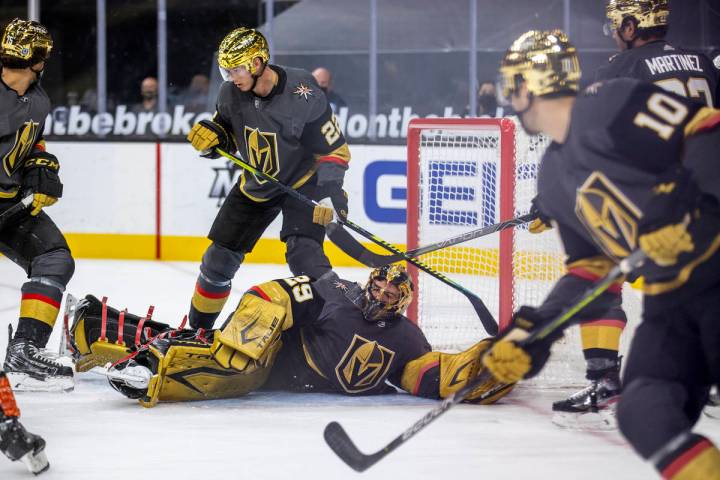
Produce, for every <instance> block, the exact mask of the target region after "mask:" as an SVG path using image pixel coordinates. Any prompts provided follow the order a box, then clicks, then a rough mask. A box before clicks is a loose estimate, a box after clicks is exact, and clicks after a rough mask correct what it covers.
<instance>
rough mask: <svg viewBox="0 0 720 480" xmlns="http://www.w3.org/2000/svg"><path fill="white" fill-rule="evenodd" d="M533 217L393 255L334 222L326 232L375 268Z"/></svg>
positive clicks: (492, 226) (359, 259)
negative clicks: (367, 244)
mask: <svg viewBox="0 0 720 480" xmlns="http://www.w3.org/2000/svg"><path fill="white" fill-rule="evenodd" d="M535 218H536V215H534V214H532V213H527V214H525V215H520V216H519V217H515V218H511V219H510V220H506V221H504V222H499V223H495V224H493V225H488V226H486V227H483V228H478V229H476V230H471V231H469V232H465V233H463V234H461V235H458V236H456V237H452V238H448V239H447V240H443V241H440V242H437V243H432V244H430V245H425V246H424V247H419V248H416V249H414V250H408V251H407V252H405V253H404V254H403V253H395V254H393V255H381V254H379V253H375V252H371V251H370V250H368V249H367V248H365V247H364V246H363V245H362V244H361V243H360V242H358V241H357V240H355V238H354V237H353V236H352V235H350V234H349V233H348V232H347V231H345V230H344V229H343V228H342V227H341V226H340V225H339V224H337V223H335V222H332V223H331V224H330V225H328V226H327V234H328V238H330V240H332V242H333V243H334V244H335V245H337V246H338V247H340V248H341V249H342V250H343V251H344V252H345V253H347V254H348V255H350V256H351V257H352V258H354V259H355V260H357V261H358V262H360V263H362V264H363V265H366V266H368V267H373V268H377V267H382V266H383V265H389V264H391V263H395V262H399V261H400V260H403V259H404V258H405V256H407V257H411V258H416V257H419V256H420V255H425V254H426V253H430V252H434V251H436V250H441V249H443V248H447V247H452V246H453V245H457V244H459V243H463V242H467V241H470V240H473V239H475V238H478V237H484V236H485V235H490V234H491V233H495V232H499V231H501V230H505V229H506V228H510V227H515V226H517V225H522V224H524V223H528V222H531V221H533V220H534V219H535Z"/></svg>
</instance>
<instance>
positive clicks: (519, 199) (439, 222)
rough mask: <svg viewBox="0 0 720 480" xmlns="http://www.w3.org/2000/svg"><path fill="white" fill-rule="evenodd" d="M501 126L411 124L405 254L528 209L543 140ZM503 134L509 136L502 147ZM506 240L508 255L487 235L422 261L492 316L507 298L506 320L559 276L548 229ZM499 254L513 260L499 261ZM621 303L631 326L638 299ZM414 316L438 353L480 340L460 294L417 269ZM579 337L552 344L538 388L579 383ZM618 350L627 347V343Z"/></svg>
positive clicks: (571, 334)
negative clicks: (505, 152) (411, 212)
mask: <svg viewBox="0 0 720 480" xmlns="http://www.w3.org/2000/svg"><path fill="white" fill-rule="evenodd" d="M505 122H506V123H505V124H503V123H502V121H501V120H500V119H498V120H488V119H482V120H467V123H466V124H464V125H463V124H457V121H455V123H454V124H451V125H443V124H442V120H440V121H438V122H437V123H435V122H433V123H435V124H428V125H427V126H425V127H416V130H417V131H415V132H413V131H412V130H413V129H412V128H411V135H419V136H418V137H417V142H413V141H410V142H409V145H410V148H409V151H408V162H411V164H410V165H409V169H410V172H411V173H410V175H409V176H408V179H409V184H408V189H416V193H417V201H416V202H415V204H413V202H412V201H411V202H409V205H408V209H409V210H411V209H416V212H417V217H414V216H413V215H409V217H408V218H409V219H412V218H417V221H415V222H413V221H412V220H410V221H409V223H408V229H409V237H412V235H413V234H416V238H415V239H414V240H413V239H412V238H411V239H410V240H409V245H408V247H409V248H413V247H416V246H418V245H419V246H422V245H427V244H430V243H434V242H438V241H441V240H445V239H447V238H449V237H453V236H455V235H459V234H461V233H464V232H467V231H470V230H475V229H478V228H481V227H483V226H486V225H491V224H494V223H497V222H499V221H500V220H507V219H508V218H509V216H510V215H512V216H518V215H521V214H525V213H528V212H529V211H530V202H531V200H532V199H533V197H534V196H535V192H536V179H537V168H538V164H539V161H540V159H541V157H542V153H543V151H544V150H545V148H546V147H547V145H548V143H549V142H548V140H547V139H546V138H542V137H528V136H527V135H525V134H524V132H523V130H522V128H521V127H520V126H519V125H517V126H516V128H514V129H513V128H512V125H510V127H511V128H508V123H507V122H508V120H507V119H506V120H505ZM513 130H514V132H513ZM503 135H506V136H508V135H509V136H510V137H505V141H503V140H502V136H503ZM409 138H410V137H409ZM513 145H514V147H513ZM503 148H505V149H507V148H510V149H511V150H512V149H514V155H512V154H510V155H503V154H502V153H503V152H502V150H503ZM511 153H512V152H511ZM503 158H504V160H503ZM503 162H506V163H505V166H504V167H503V165H502V163H503ZM507 162H510V163H509V164H508V163H507ZM513 163H514V167H513ZM508 167H509V168H508ZM413 169H416V170H415V173H414V174H413V173H412V170H413ZM503 174H505V175H512V176H513V179H511V180H514V181H510V182H508V181H507V180H508V179H503V178H502V175H503ZM501 185H502V188H506V189H507V188H509V189H511V192H510V193H511V195H507V196H504V195H506V194H507V192H506V193H501V190H502V189H501ZM410 198H413V197H412V195H411V197H410ZM510 199H513V200H510ZM508 201H511V202H513V203H514V209H511V208H509V207H512V205H510V206H508V205H504V207H503V210H504V212H505V215H506V216H505V217H501V204H502V203H507V202H508ZM510 212H512V213H510ZM506 235H509V234H506ZM509 240H510V241H511V243H507V244H506V245H508V246H509V245H512V247H511V249H510V248H505V249H501V246H500V245H501V242H500V235H499V234H497V233H495V234H491V235H488V236H485V237H481V238H478V239H475V240H472V241H470V242H466V243H463V244H461V245H457V246H455V247H450V248H446V249H442V250H438V251H436V252H433V253H431V254H428V255H425V256H423V257H421V260H422V261H424V262H425V263H427V264H429V265H430V266H431V267H433V268H434V269H436V270H438V271H440V272H442V273H444V274H446V275H448V276H449V277H451V278H452V279H453V280H455V281H457V282H458V283H460V284H461V285H463V286H464V287H465V288H467V289H468V290H471V291H472V292H474V293H476V294H478V295H479V296H480V297H481V298H482V299H483V301H484V302H485V304H486V305H487V307H488V309H489V310H490V312H492V313H493V315H494V316H495V318H499V317H500V314H501V312H500V311H501V306H500V305H501V303H503V302H502V301H501V299H502V298H503V297H504V298H505V299H509V298H510V297H512V302H511V303H510V302H507V301H506V302H504V303H505V305H504V306H503V307H502V310H503V313H502V316H503V317H506V318H508V317H509V315H510V314H511V313H512V311H514V310H516V309H517V308H518V307H519V306H520V305H538V304H540V303H541V302H542V300H543V298H544V297H545V295H546V294H547V292H548V291H549V289H550V288H551V286H552V285H553V283H554V282H555V281H556V280H557V279H558V278H559V277H560V276H561V275H562V274H563V272H564V263H563V260H564V256H563V254H562V249H561V247H560V243H559V240H558V237H557V234H556V233H555V232H554V231H552V230H551V231H547V232H544V233H541V234H531V233H529V232H528V231H527V227H526V226H524V227H518V228H515V229H514V232H513V234H511V235H510V238H509ZM413 242H415V243H416V244H417V245H413ZM506 253H507V255H509V256H510V257H509V258H511V261H510V260H509V259H507V257H504V256H505V255H506ZM503 258H506V259H507V261H503ZM501 278H504V279H508V278H509V279H510V280H511V281H510V282H508V283H506V285H511V290H510V291H508V290H505V289H503V290H502V293H501V287H500V284H501V280H500V279H501ZM625 297H626V298H625V305H626V310H629V311H628V316H631V317H633V320H632V321H631V323H633V324H634V323H636V322H635V317H637V315H638V312H639V306H638V305H639V301H638V299H637V297H636V296H635V295H634V292H630V293H629V294H627V295H625ZM413 313H414V314H415V315H417V318H418V323H419V325H420V327H421V328H422V330H423V332H424V333H425V335H426V336H427V337H428V340H429V341H430V343H431V344H432V345H433V348H436V349H440V350H445V351H454V350H461V349H464V348H467V347H469V346H470V345H472V344H473V343H475V342H476V341H478V340H479V339H481V338H483V337H485V336H487V334H486V333H485V331H484V329H483V328H482V326H481V325H480V322H479V320H478V318H477V316H476V314H475V313H474V311H473V309H472V307H471V305H470V304H469V302H468V301H467V299H466V298H465V297H464V296H463V295H462V294H461V293H459V292H457V291H456V290H454V289H452V288H450V287H449V286H447V285H445V284H443V283H441V282H439V281H438V280H437V279H435V278H432V277H430V276H428V275H426V274H424V273H422V272H420V273H419V276H418V277H417V311H416V312H413ZM633 327H634V325H633ZM578 330H579V329H577V328H572V329H570V330H569V331H568V332H567V334H566V339H565V340H562V341H560V342H558V344H557V345H556V346H555V347H554V350H553V352H554V353H553V357H552V361H551V362H549V364H548V366H547V367H546V368H545V370H544V372H543V374H542V376H541V377H540V378H539V379H538V380H537V381H536V383H538V384H541V385H547V386H558V385H579V384H582V383H584V382H585V380H584V371H585V365H584V361H583V358H582V351H581V348H580V339H579V332H578ZM628 330H632V328H629V329H628ZM623 343H624V344H625V347H626V346H627V344H628V343H629V342H628V341H624V342H623Z"/></svg>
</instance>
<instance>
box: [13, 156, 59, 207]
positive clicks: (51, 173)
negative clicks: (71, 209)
mask: <svg viewBox="0 0 720 480" xmlns="http://www.w3.org/2000/svg"><path fill="white" fill-rule="evenodd" d="M59 171H60V162H58V159H57V158H56V157H55V155H53V154H51V153H47V152H42V151H38V152H33V153H31V154H30V156H28V158H26V159H25V164H24V165H23V177H22V186H23V188H24V189H25V190H26V191H30V192H33V193H34V196H33V203H32V210H31V211H30V215H32V216H35V215H37V214H39V213H40V211H41V210H42V209H43V208H45V207H49V206H50V205H53V204H54V203H56V202H57V201H58V198H60V197H62V192H63V185H62V182H60V177H59V176H58V172H59Z"/></svg>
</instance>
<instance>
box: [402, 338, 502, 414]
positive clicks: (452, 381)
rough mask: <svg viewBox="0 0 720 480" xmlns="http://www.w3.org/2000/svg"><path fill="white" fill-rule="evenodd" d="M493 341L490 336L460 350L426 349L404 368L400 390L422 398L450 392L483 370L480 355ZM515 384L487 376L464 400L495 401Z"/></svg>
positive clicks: (474, 401)
mask: <svg viewBox="0 0 720 480" xmlns="http://www.w3.org/2000/svg"><path fill="white" fill-rule="evenodd" d="M492 342H493V340H492V339H491V338H486V339H485V340H481V341H479V342H478V343H476V344H475V345H473V346H472V347H470V348H468V349H467V350H464V351H462V352H460V353H443V352H428V353H426V354H425V355H423V356H421V357H420V358H416V359H415V360H412V361H411V362H409V363H408V364H407V365H406V366H405V369H404V370H403V374H402V380H401V386H402V388H403V390H405V391H407V392H409V393H411V394H413V395H418V396H421V397H425V398H446V397H448V396H450V395H452V394H453V393H455V392H457V391H458V390H460V389H461V388H463V387H464V386H465V385H467V383H468V382H469V381H471V380H472V379H474V378H476V377H477V376H479V375H480V374H481V373H482V372H483V371H484V369H483V368H482V365H481V362H480V358H481V357H482V355H483V353H485V352H486V351H487V349H488V348H490V346H491V345H492ZM514 386H515V385H514V382H503V381H497V380H496V379H494V378H490V379H489V380H488V381H486V382H484V383H482V384H480V385H478V387H477V388H476V389H475V390H473V391H472V392H471V393H470V394H469V395H467V396H466V397H465V400H464V401H465V402H469V403H481V404H483V405H487V404H491V403H495V402H496V401H498V400H499V399H500V398H502V397H504V396H505V395H507V394H508V393H510V391H511V390H512V389H513V387H514Z"/></svg>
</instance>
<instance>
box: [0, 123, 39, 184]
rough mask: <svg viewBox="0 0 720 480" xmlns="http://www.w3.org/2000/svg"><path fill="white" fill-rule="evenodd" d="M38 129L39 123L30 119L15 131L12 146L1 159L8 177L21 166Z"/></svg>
mask: <svg viewBox="0 0 720 480" xmlns="http://www.w3.org/2000/svg"><path fill="white" fill-rule="evenodd" d="M39 129H40V124H39V123H37V122H33V121H32V120H30V121H28V122H25V123H24V124H23V126H22V127H20V128H19V129H18V131H17V132H16V133H15V142H14V143H13V146H12V147H11V148H10V151H9V152H8V153H6V154H5V156H4V157H3V159H2V164H3V169H4V170H5V173H6V174H7V176H8V177H10V176H12V174H13V173H15V172H16V171H17V170H18V169H19V168H20V166H22V163H23V162H22V161H23V159H24V158H25V156H26V155H27V154H28V153H29V152H30V150H31V149H32V147H33V145H35V139H36V138H37V134H38V130H39Z"/></svg>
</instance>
